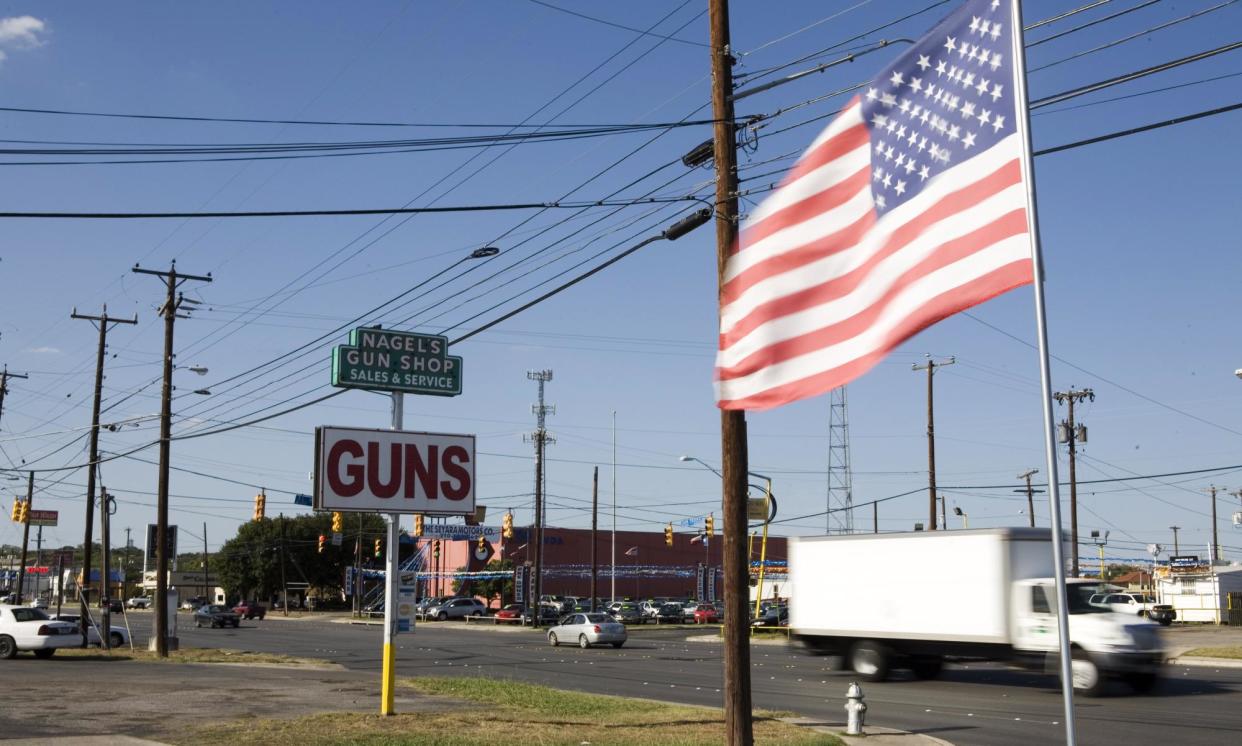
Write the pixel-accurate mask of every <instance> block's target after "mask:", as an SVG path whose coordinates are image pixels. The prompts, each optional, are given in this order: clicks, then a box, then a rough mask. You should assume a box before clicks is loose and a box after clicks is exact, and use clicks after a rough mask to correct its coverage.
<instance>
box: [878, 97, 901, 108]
mask: <svg viewBox="0 0 1242 746" xmlns="http://www.w3.org/2000/svg"><path fill="white" fill-rule="evenodd" d="M880 103H881V104H884V105H885V106H887V107H889V108H892V107H894V106H896V105H897V97H896V96H894V95H893V94H891V93H881V94H880Z"/></svg>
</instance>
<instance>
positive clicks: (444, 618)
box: [436, 611, 448, 622]
mask: <svg viewBox="0 0 1242 746" xmlns="http://www.w3.org/2000/svg"><path fill="white" fill-rule="evenodd" d="M436 618H437V619H439V620H440V621H442V622H447V621H448V612H444V611H441V612H440V616H438V617H436Z"/></svg>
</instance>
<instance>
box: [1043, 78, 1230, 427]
mask: <svg viewBox="0 0 1242 746" xmlns="http://www.w3.org/2000/svg"><path fill="white" fill-rule="evenodd" d="M1238 109H1242V103H1236V104H1230V105H1228V106H1221V107H1219V108H1216V109H1208V110H1207V111H1199V112H1195V113H1194V114H1185V115H1183V116H1180V117H1173V118H1172V119H1166V120H1164V121H1162V122H1153V123H1152V124H1144V125H1142V126H1140V127H1131V128H1130V129H1125V130H1119V131H1117V132H1110V133H1108V134H1106V135H1099V136H1097V137H1089V138H1087V139H1086V140H1078V141H1075V142H1068V143H1065V144H1064V145H1057V146H1055V147H1051V148H1044V149H1043V150H1036V151H1035V152H1034V153H1033V155H1049V154H1051V153H1060V152H1061V151H1064V150H1073V149H1074V148H1081V147H1083V146H1084V145H1094V144H1096V143H1101V142H1107V141H1108V140H1116V139H1117V138H1119V137H1129V136H1130V135H1137V134H1139V133H1140V132H1150V131H1151V130H1156V129H1160V128H1162V127H1172V126H1173V125H1175V124H1183V123H1185V122H1193V121H1195V120H1196V119H1206V118H1207V117H1214V116H1216V115H1218V114H1227V113H1229V112H1231V111H1236V110H1238ZM1230 432H1235V431H1230Z"/></svg>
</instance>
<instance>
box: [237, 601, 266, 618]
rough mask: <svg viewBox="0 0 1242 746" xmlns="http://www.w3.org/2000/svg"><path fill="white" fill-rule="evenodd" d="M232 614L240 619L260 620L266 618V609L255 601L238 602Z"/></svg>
mask: <svg viewBox="0 0 1242 746" xmlns="http://www.w3.org/2000/svg"><path fill="white" fill-rule="evenodd" d="M233 613H234V614H236V615H237V616H239V617H241V618H242V619H262V618H263V617H265V616H267V607H266V606H264V605H263V604H261V603H258V602H257V601H240V602H238V604H237V605H236V606H234V607H233Z"/></svg>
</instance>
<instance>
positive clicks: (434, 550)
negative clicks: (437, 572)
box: [431, 539, 440, 559]
mask: <svg viewBox="0 0 1242 746" xmlns="http://www.w3.org/2000/svg"><path fill="white" fill-rule="evenodd" d="M431 556H432V557H435V558H436V559H440V540H439V539H436V540H434V541H432V542H431Z"/></svg>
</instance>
